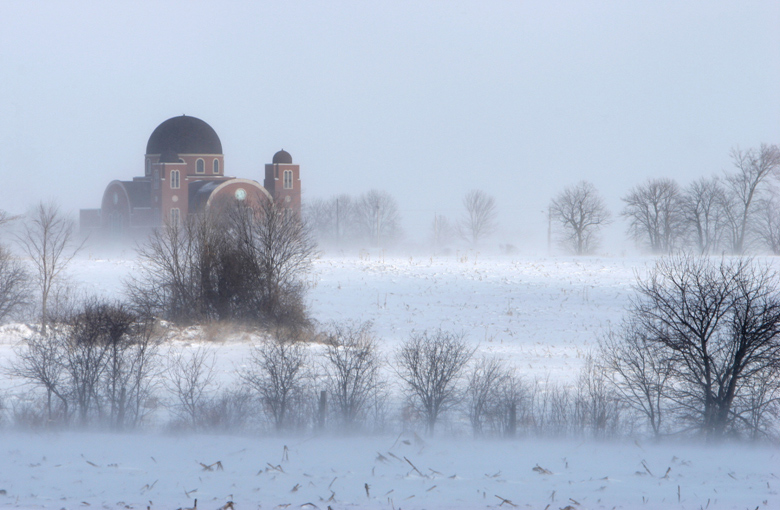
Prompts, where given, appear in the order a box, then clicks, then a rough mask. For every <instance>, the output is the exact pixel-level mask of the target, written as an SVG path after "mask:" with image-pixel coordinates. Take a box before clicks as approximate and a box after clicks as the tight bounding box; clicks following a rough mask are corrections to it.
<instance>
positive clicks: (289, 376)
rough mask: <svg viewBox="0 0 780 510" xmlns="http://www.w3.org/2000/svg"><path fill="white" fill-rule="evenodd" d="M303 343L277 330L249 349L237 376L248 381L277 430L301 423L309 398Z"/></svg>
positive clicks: (308, 372)
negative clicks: (244, 364) (245, 364)
mask: <svg viewBox="0 0 780 510" xmlns="http://www.w3.org/2000/svg"><path fill="white" fill-rule="evenodd" d="M309 361H310V360H309V353H308V350H307V349H306V346H305V345H303V344H302V343H301V342H298V341H296V339H295V338H294V337H292V336H290V335H287V334H283V333H280V332H277V333H275V334H274V335H272V337H271V338H268V339H266V340H264V341H263V342H262V343H260V344H259V345H257V346H256V347H254V348H253V349H252V352H251V354H250V356H249V360H248V363H247V367H246V369H245V370H244V371H243V373H242V374H241V378H242V379H243V380H244V381H245V382H246V383H247V384H248V385H249V387H250V388H251V390H252V391H253V392H254V394H255V395H256V397H257V398H259V400H260V402H261V404H262V406H263V410H264V412H265V413H266V415H267V416H268V417H269V419H270V420H271V422H272V423H273V427H274V429H275V430H276V431H277V432H281V431H283V430H285V429H290V428H293V427H296V426H300V425H301V415H302V414H305V411H306V409H305V407H306V405H307V400H310V392H311V388H310V378H311V375H312V374H311V373H310V371H309V368H308V367H309V366H310V362H309Z"/></svg>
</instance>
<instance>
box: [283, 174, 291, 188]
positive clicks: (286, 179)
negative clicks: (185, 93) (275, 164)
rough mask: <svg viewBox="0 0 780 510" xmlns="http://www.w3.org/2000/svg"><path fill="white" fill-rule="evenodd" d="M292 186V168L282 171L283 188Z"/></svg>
mask: <svg viewBox="0 0 780 510" xmlns="http://www.w3.org/2000/svg"><path fill="white" fill-rule="evenodd" d="M292 187H293V173H292V170H285V171H284V189H292Z"/></svg>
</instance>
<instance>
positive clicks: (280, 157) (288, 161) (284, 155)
mask: <svg viewBox="0 0 780 510" xmlns="http://www.w3.org/2000/svg"><path fill="white" fill-rule="evenodd" d="M273 164H274V165H276V164H279V165H292V156H290V153H289V152H287V151H286V150H284V149H282V150H280V151H279V152H277V153H276V154H274V159H273Z"/></svg>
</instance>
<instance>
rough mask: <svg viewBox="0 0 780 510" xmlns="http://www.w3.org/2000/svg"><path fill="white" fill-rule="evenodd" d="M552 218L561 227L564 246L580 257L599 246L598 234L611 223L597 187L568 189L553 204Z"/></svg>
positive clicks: (579, 185) (551, 207)
mask: <svg viewBox="0 0 780 510" xmlns="http://www.w3.org/2000/svg"><path fill="white" fill-rule="evenodd" d="M550 215H551V216H552V218H553V219H554V220H556V221H557V222H558V223H559V224H560V227H561V230H562V232H561V244H562V245H563V246H564V247H565V248H566V249H568V250H571V251H573V252H574V253H576V254H577V255H585V254H588V253H592V252H593V250H595V249H596V248H597V247H598V237H597V236H598V232H599V230H600V229H601V227H603V226H605V225H608V224H609V223H610V216H611V215H610V213H609V211H608V210H607V206H606V204H605V203H604V199H603V198H601V195H600V194H599V192H598V191H597V190H596V187H595V186H593V184H591V183H589V182H586V181H582V182H579V183H578V184H576V185H574V186H567V187H566V188H564V190H563V191H561V192H560V193H559V194H558V196H556V197H555V198H554V199H553V200H552V202H551V203H550Z"/></svg>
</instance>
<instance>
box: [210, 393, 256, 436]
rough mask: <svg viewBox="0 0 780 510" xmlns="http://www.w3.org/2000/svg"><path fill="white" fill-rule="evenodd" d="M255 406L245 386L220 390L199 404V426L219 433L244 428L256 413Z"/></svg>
mask: <svg viewBox="0 0 780 510" xmlns="http://www.w3.org/2000/svg"><path fill="white" fill-rule="evenodd" d="M256 407H257V406H256V399H255V398H254V397H253V396H252V394H251V392H250V391H249V390H248V389H247V388H242V387H240V386H239V387H236V388H233V389H225V390H222V391H220V392H219V393H217V394H216V395H215V396H213V397H212V398H210V399H207V400H206V401H205V402H204V403H203V405H202V406H201V412H200V413H199V422H200V428H202V429H204V430H208V431H214V432H219V433H224V432H226V431H240V430H245V429H247V428H248V427H249V423H250V422H251V421H252V420H253V419H254V418H255V417H256V416H257V414H258V410H257V409H256Z"/></svg>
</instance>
